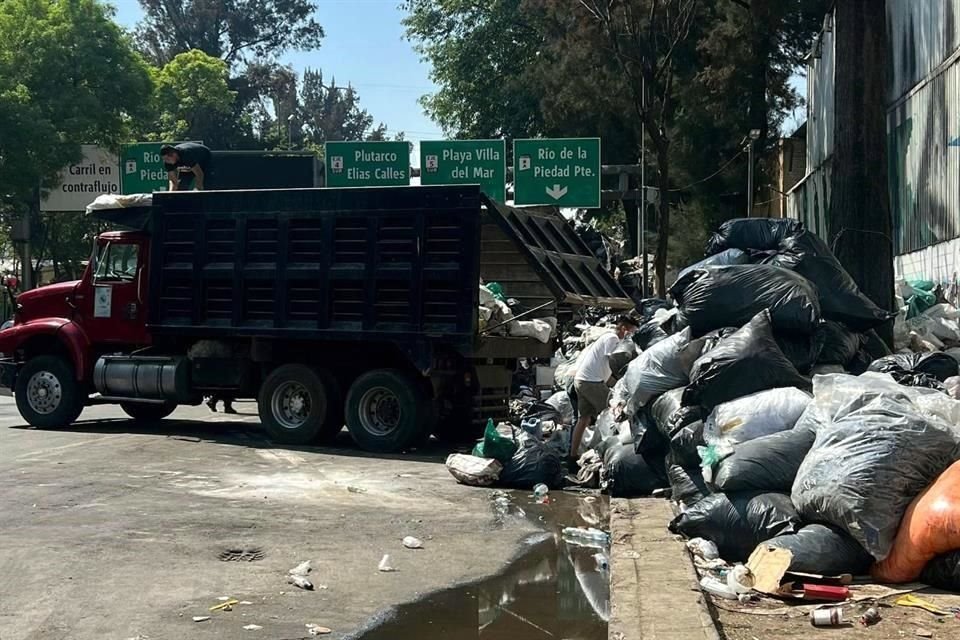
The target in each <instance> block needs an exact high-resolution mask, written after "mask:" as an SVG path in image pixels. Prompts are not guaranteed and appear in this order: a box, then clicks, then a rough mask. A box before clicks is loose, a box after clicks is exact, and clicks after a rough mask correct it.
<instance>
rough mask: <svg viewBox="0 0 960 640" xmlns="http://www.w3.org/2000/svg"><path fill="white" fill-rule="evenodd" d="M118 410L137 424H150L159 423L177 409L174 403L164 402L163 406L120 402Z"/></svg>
mask: <svg viewBox="0 0 960 640" xmlns="http://www.w3.org/2000/svg"><path fill="white" fill-rule="evenodd" d="M120 408H121V409H123V412H124V413H125V414H127V415H128V416H130V417H131V418H133V419H134V420H136V421H137V422H147V423H150V422H159V421H160V420H163V419H164V418H166V417H167V416H169V415H170V414H171V413H173V412H174V411H175V410H176V409H177V404H176V403H175V402H164V403H163V404H153V403H149V404H148V403H146V402H121V403H120Z"/></svg>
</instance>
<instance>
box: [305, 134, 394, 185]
mask: <svg viewBox="0 0 960 640" xmlns="http://www.w3.org/2000/svg"><path fill="white" fill-rule="evenodd" d="M324 155H325V156H326V157H325V159H324V162H325V164H326V167H325V168H326V184H327V186H328V187H390V186H403V185H408V184H410V145H409V143H407V142H328V143H326V145H325V150H324Z"/></svg>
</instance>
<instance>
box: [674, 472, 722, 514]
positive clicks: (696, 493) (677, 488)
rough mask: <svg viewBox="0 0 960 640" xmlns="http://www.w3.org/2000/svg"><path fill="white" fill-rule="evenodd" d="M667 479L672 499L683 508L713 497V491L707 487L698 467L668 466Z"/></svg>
mask: <svg viewBox="0 0 960 640" xmlns="http://www.w3.org/2000/svg"><path fill="white" fill-rule="evenodd" d="M667 479H668V480H669V482H670V489H671V491H672V494H671V497H672V499H673V500H674V501H676V502H679V503H681V504H683V505H684V506H687V507H690V506H692V505H695V504H697V503H698V502H700V501H701V500H703V499H704V498H706V497H707V496H709V495H713V490H712V489H711V488H710V487H709V486H707V482H706V480H704V479H703V472H702V471H701V470H700V467H699V466H696V465H694V466H690V467H681V466H680V465H678V464H673V465H670V466H669V467H667Z"/></svg>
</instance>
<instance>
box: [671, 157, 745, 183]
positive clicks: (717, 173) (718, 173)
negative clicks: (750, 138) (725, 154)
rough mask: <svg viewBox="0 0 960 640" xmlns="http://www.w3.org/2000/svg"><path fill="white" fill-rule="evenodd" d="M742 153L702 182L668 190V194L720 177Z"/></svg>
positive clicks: (698, 181)
mask: <svg viewBox="0 0 960 640" xmlns="http://www.w3.org/2000/svg"><path fill="white" fill-rule="evenodd" d="M743 153H744V152H743V151H742V150H741V151H739V152H738V153H737V155H735V156H733V157H732V158H730V159H729V160H728V161H727V162H726V164H724V165H723V166H722V167H720V168H719V169H717V170H716V171H714V172H713V173H711V174H710V175H709V176H707V177H706V178H704V179H703V180H697V181H696V182H692V183H690V184H688V185H687V186H685V187H681V188H679V189H670V192H671V193H675V192H677V191H686V190H687V189H690V188H692V187H695V186H697V185H698V184H703V183H704V182H706V181H708V180H713V179H714V178H716V177H717V176H718V175H720V174H721V173H723V172H724V171H725V170H726V168H727V167H729V166H730V165H731V164H733V162H734V161H735V160H736V159H737V158H739V157H740V156H742V155H743Z"/></svg>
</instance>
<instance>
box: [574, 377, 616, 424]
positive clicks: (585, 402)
mask: <svg viewBox="0 0 960 640" xmlns="http://www.w3.org/2000/svg"><path fill="white" fill-rule="evenodd" d="M573 388H574V389H576V391H577V409H578V411H579V412H580V417H581V418H596V417H597V416H598V415H600V414H601V413H603V411H604V409H606V408H607V403H608V402H609V399H610V387H608V386H607V385H606V384H604V383H603V382H587V381H586V380H577V381H576V382H574V383H573Z"/></svg>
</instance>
